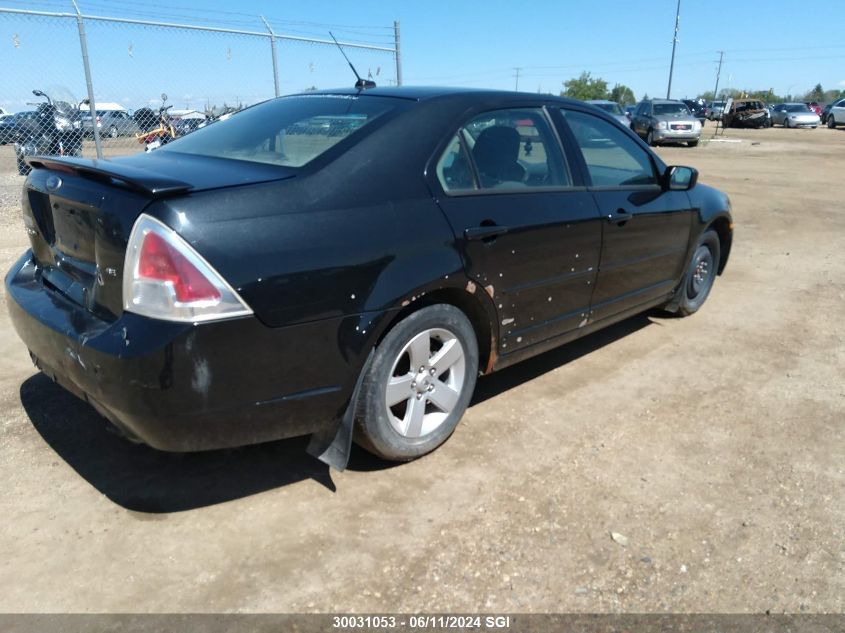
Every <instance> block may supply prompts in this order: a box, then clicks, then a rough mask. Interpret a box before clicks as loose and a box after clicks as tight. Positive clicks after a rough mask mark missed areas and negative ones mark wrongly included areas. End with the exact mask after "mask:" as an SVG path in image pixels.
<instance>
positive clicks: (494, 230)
mask: <svg viewBox="0 0 845 633" xmlns="http://www.w3.org/2000/svg"><path fill="white" fill-rule="evenodd" d="M507 232H508V227H506V226H498V225H493V226H475V227H472V228H471V229H464V237H465V238H466V239H467V240H470V241H471V240H486V239H490V238H496V237H498V236H499V235H504V234H505V233H507Z"/></svg>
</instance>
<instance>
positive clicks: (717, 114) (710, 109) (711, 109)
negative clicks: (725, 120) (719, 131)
mask: <svg viewBox="0 0 845 633" xmlns="http://www.w3.org/2000/svg"><path fill="white" fill-rule="evenodd" d="M724 111H725V102H724V101H711V102H710V104H709V105H708V106H707V118H708V119H710V120H711V121H717V120H719V119H721V118H722V113H723V112H724Z"/></svg>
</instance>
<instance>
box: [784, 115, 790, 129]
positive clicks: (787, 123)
mask: <svg viewBox="0 0 845 633" xmlns="http://www.w3.org/2000/svg"><path fill="white" fill-rule="evenodd" d="M783 127H787V128H788V127H789V117H788V116H785V117H783Z"/></svg>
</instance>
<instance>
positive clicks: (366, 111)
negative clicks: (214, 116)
mask: <svg viewBox="0 0 845 633" xmlns="http://www.w3.org/2000/svg"><path fill="white" fill-rule="evenodd" d="M404 105H405V104H404V102H402V101H400V100H398V99H390V98H386V97H372V96H370V97H360V96H358V95H313V96H311V95H298V96H295V97H284V98H282V99H274V100H272V101H267V102H265V103H261V104H259V105H256V106H253V107H251V108H248V109H246V110H244V111H242V112H238V113H237V114H235V115H233V116H232V117H231V118H229V119H227V120H225V121H218V122H216V123H214V124H212V125H209V126H207V127H204V128H200V129H198V130H196V131H195V132H192V133H191V134H189V135H187V136H184V137H182V138H180V139H176V140H175V141H172V142H170V143H168V144H167V145H166V146H165V147H162V148H161V149H160V150H157V151H171V152H181V153H184V154H198V155H201V156H214V157H218V158H230V159H234V160H243V161H251V162H257V163H268V164H271V165H280V166H285V167H302V166H303V165H305V164H307V163H309V162H311V161H312V160H314V159H315V158H317V157H318V156H320V155H321V154H323V153H325V152H326V151H328V150H329V149H330V148H331V147H333V146H334V145H336V144H338V143H339V142H341V141H342V140H344V139H345V138H347V137H348V136H350V135H352V134H354V133H355V132H357V131H358V130H360V129H361V128H363V127H365V126H367V125H369V124H370V123H371V122H372V121H374V120H375V119H377V118H378V117H380V116H382V115H384V114H385V113H387V112H390V111H392V110H396V109H398V108H400V107H403V106H404Z"/></svg>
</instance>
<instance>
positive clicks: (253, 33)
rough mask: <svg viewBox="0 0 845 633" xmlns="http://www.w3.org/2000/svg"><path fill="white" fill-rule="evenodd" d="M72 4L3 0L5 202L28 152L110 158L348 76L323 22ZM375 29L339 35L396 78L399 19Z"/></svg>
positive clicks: (379, 75)
mask: <svg viewBox="0 0 845 633" xmlns="http://www.w3.org/2000/svg"><path fill="white" fill-rule="evenodd" d="M69 1H70V0H69ZM69 8H70V9H71V10H70V11H69V12H67V13H54V12H46V11H31V10H20V9H6V8H0V68H2V69H3V80H2V81H0V108H2V110H3V111H4V112H6V113H7V114H6V116H4V117H3V118H2V120H0V206H2V207H5V206H6V205H7V204H8V203H9V202H8V201H10V200H12V202H11V204H13V205H14V206H17V204H16V198H17V195H18V194H19V191H20V186H21V183H22V178H21V177H19V176H18V172H19V170H21V168H23V169H24V170H25V166H24V165H22V163H21V156H22V155H24V154H28V153H40V154H70V155H73V154H79V155H82V156H87V157H97V156H100V157H102V158H106V159H108V158H110V157H113V156H119V155H124V154H129V153H134V152H139V151H144V150H145V149H146V148H147V147H155V146H156V145H157V144H158V143H160V142H162V141H165V142H166V141H167V140H169V139H170V138H173V137H178V136H182V135H185V134H189V133H190V132H192V131H193V130H195V129H197V128H198V127H200V126H204V125H208V124H209V123H210V122H213V121H214V120H215V119H216V118H219V117H220V116H222V115H225V114H226V113H228V112H232V111H236V110H238V109H240V108H243V107H245V106H248V105H251V104H254V103H257V102H259V101H263V100H265V99H269V98H272V97H274V96H277V95H280V94H288V93H293V92H301V91H305V90H312V89H319V88H329V87H335V85H336V84H337V83H339V82H338V79H339V78H340V79H341V82H342V83H343V84H348V85H352V83H353V82H354V77H353V76H352V73H351V71H350V70H349V66H348V65H347V62H346V60H345V59H344V58H343V56H342V55H341V53H340V51H338V49H337V47H336V46H335V44H334V42H332V41H331V39H329V34H328V32H327V33H326V38H325V39H323V38H320V37H314V36H309V35H308V34H305V35H299V34H288V33H285V32H283V30H282V29H281V28H280V27H279V26H278V25H274V24H273V22H272V21H268V20H265V19H264V18H262V17H260V16H256V17H255V19H254V27H253V28H250V27H249V24H250V23H251V22H250V21H248V20H244V19H243V18H242V19H241V20H240V21H239V22H238V25H239V26H241V25H243V28H239V29H231V28H217V27H205V26H195V25H191V24H175V23H168V22H153V21H142V20H135V19H127V18H111V17H105V16H93V15H88V14H85V13H79V12H77V11H75V5H71V6H70V7H69ZM377 28H380V29H382V30H381V31H379V32H377V33H376V34H375V35H374V34H373V32H372V31H369V32H366V33H363V34H361V35H357V34H356V32H355V31H352V32H351V33H350V34H349V35H350V36H351V37H344V34H342V33H341V34H339V35H340V37H339V39H340V40H341V41H340V44H341V45H342V46H343V49H344V51H345V52H346V53H347V55H349V57H350V58H351V59H352V61H353V63H354V65H355V67H356V69H357V70H358V72H359V73H360V74H361V75H362V76H364V77H366V76H368V75H369V76H372V78H373V79H375V80H376V81H377V82H378V83H379V84H399V83H401V65H400V57H399V27H398V23H395V24H394V25H393V26H391V27H377ZM355 38H367V39H355ZM367 40H369V41H367ZM373 40H375V41H373ZM343 78H345V79H343ZM91 101H93V103H94V108H93V109H92V108H91V107H90V102H91ZM57 122H58V124H59V125H58V127H57V126H56V123H57Z"/></svg>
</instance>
